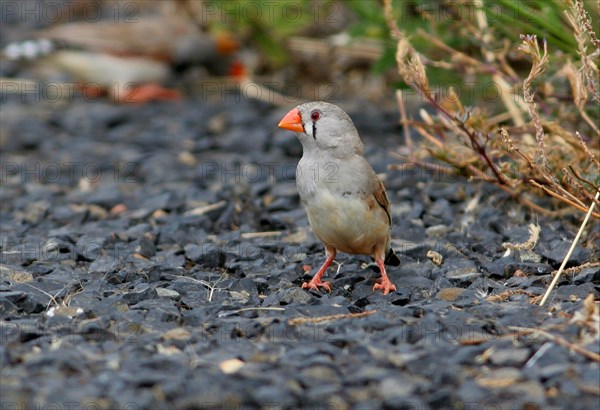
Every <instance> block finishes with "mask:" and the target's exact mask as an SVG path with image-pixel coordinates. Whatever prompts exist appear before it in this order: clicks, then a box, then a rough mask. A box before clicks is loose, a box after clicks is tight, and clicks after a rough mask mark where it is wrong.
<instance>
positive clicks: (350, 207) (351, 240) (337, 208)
mask: <svg viewBox="0 0 600 410" xmlns="http://www.w3.org/2000/svg"><path fill="white" fill-rule="evenodd" d="M304 205H305V207H306V213H307V215H308V220H309V222H310V226H311V227H312V229H313V231H314V232H315V234H316V235H317V237H318V238H319V239H320V240H321V241H323V243H325V244H326V245H329V246H331V247H334V248H336V249H339V250H341V251H342V252H346V253H364V254H370V253H372V251H373V247H374V246H375V244H376V243H377V242H379V241H380V240H381V238H386V237H387V236H389V227H388V225H387V224H386V223H385V219H384V218H382V215H380V211H381V210H380V209H379V207H378V206H377V204H376V203H375V201H374V199H373V200H372V201H370V200H368V199H365V198H364V197H362V198H361V197H360V196H358V195H354V194H349V193H348V194H347V195H344V194H341V195H340V194H336V193H332V192H331V191H329V190H324V189H320V190H318V191H317V192H316V193H315V194H314V195H313V196H312V197H311V199H310V200H309V201H306V202H305V203H304Z"/></svg>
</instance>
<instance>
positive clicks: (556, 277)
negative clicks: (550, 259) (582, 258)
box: [540, 191, 600, 306]
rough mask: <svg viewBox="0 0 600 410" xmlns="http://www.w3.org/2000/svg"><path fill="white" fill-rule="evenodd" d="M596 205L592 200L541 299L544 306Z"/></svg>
mask: <svg viewBox="0 0 600 410" xmlns="http://www.w3.org/2000/svg"><path fill="white" fill-rule="evenodd" d="M599 197H600V191H599V192H596V197H595V198H596V199H598V198H599ZM595 205H596V203H595V202H592V204H591V205H590V208H589V210H588V213H587V214H586V215H585V218H584V219H583V222H582V223H581V226H580V227H579V231H577V235H575V239H573V243H572V244H571V247H570V248H569V251H568V252H567V254H566V255H565V258H564V259H563V261H562V264H561V265H560V267H559V268H558V272H556V275H555V276H554V279H553V280H552V283H550V286H548V289H546V293H544V297H543V298H542V300H541V301H540V306H544V303H546V300H547V299H548V296H550V292H552V289H554V287H555V286H556V284H557V283H558V280H559V279H560V275H561V273H562V271H563V270H564V269H565V266H566V265H567V262H568V261H569V259H570V258H571V254H572V253H573V251H574V250H575V246H577V243H578V242H579V238H580V237H581V234H582V233H583V230H584V229H585V226H586V225H587V223H588V221H589V219H590V216H591V215H592V212H593V211H594V206H595Z"/></svg>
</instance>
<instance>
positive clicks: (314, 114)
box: [310, 111, 321, 121]
mask: <svg viewBox="0 0 600 410" xmlns="http://www.w3.org/2000/svg"><path fill="white" fill-rule="evenodd" d="M310 118H311V119H312V120H313V121H317V120H318V119H319V118H321V113H320V112H319V111H313V112H311V113H310Z"/></svg>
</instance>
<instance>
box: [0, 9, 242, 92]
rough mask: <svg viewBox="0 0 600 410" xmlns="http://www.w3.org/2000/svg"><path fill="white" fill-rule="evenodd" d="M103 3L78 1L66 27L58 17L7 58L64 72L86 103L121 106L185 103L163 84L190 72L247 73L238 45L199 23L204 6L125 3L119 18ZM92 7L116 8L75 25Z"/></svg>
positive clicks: (16, 46) (227, 35) (5, 52)
mask: <svg viewBox="0 0 600 410" xmlns="http://www.w3.org/2000/svg"><path fill="white" fill-rule="evenodd" d="M103 3H105V2H102V1H99V0H79V1H77V2H74V3H71V4H69V5H68V7H70V8H71V9H70V10H65V12H64V13H63V15H65V16H68V19H67V20H68V21H67V22H62V21H61V20H64V19H56V20H55V21H53V23H55V24H54V25H52V26H50V27H48V28H45V29H42V30H39V31H37V32H36V33H35V35H34V37H33V38H31V37H30V38H29V39H25V40H24V41H20V42H13V43H10V44H8V45H7V46H6V47H5V48H4V50H3V51H2V57H3V58H5V59H8V60H13V61H14V60H18V61H20V62H23V63H25V64H30V65H35V66H38V68H39V66H42V65H43V66H44V69H42V70H37V71H36V70H34V72H35V73H40V72H41V73H46V74H47V73H48V72H50V73H52V75H55V76H56V75H57V73H58V75H59V76H63V78H64V75H65V74H67V75H68V78H69V79H70V80H72V81H74V82H75V83H76V84H77V88H79V89H81V90H82V92H84V93H85V94H86V96H87V97H95V96H98V95H105V94H106V95H108V96H110V98H112V99H113V100H114V101H117V102H124V103H142V102H146V101H151V100H165V99H166V100H172V99H178V98H180V97H181V93H180V91H178V90H176V89H169V88H165V87H164V84H165V83H168V82H172V81H173V76H174V73H178V72H181V71H182V70H185V69H186V68H189V67H198V66H201V67H204V69H205V70H206V71H207V73H208V74H209V75H216V76H223V75H229V76H233V77H242V76H243V75H244V74H245V72H244V69H243V66H242V65H241V63H240V62H239V60H238V59H237V51H238V49H239V43H238V41H237V39H236V38H234V36H233V35H232V34H230V33H228V32H225V31H221V32H218V33H215V32H209V31H208V30H206V28H204V27H202V26H201V24H199V21H200V20H199V19H198V17H199V16H198V13H201V10H198V7H199V6H201V4H202V2H201V1H200V2H198V1H187V0H177V1H153V2H148V1H138V2H131V1H127V2H121V3H122V6H123V8H122V9H121V10H120V11H121V14H119V15H118V14H116V13H115V12H114V10H115V7H117V6H115V4H118V2H117V3H115V2H114V1H112V2H110V3H111V5H106V4H103ZM90 4H94V5H95V7H96V6H97V7H103V6H104V7H106V6H109V7H111V9H105V10H106V13H105V14H106V17H107V18H106V19H100V20H98V19H89V18H88V19H86V18H85V17H83V19H82V21H73V20H74V19H75V18H76V17H77V16H80V14H81V10H82V9H83V8H84V7H85V6H86V5H87V6H89V5H90ZM126 7H128V8H129V13H126V12H125V11H126ZM78 10H79V13H78ZM98 10H103V9H102V8H99V9H98ZM115 17H118V18H115ZM56 23H58V24H56ZM48 67H50V69H49V68H48ZM36 75H37V74H36ZM42 76H43V75H42ZM46 80H47V78H46Z"/></svg>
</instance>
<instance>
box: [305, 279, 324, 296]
mask: <svg viewBox="0 0 600 410" xmlns="http://www.w3.org/2000/svg"><path fill="white" fill-rule="evenodd" d="M319 288H324V289H325V290H326V291H327V292H330V293H331V283H329V282H321V281H320V280H314V279H313V280H311V281H310V282H304V283H303V284H302V289H309V290H314V291H317V292H318V291H319Z"/></svg>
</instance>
